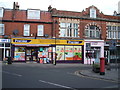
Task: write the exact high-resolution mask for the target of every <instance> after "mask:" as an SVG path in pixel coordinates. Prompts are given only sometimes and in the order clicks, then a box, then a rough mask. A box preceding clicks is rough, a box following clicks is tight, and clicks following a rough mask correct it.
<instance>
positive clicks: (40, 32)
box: [37, 25, 44, 36]
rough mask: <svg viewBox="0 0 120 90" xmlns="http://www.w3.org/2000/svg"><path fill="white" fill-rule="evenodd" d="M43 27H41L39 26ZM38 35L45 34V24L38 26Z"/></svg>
mask: <svg viewBox="0 0 120 90" xmlns="http://www.w3.org/2000/svg"><path fill="white" fill-rule="evenodd" d="M39 27H41V28H39ZM37 36H44V25H38V26H37Z"/></svg>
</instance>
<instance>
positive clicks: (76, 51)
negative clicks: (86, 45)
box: [73, 46, 82, 60]
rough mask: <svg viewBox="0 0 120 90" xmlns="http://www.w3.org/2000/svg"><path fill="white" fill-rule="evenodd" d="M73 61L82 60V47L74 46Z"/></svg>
mask: <svg viewBox="0 0 120 90" xmlns="http://www.w3.org/2000/svg"><path fill="white" fill-rule="evenodd" d="M73 60H82V46H74V56H73Z"/></svg>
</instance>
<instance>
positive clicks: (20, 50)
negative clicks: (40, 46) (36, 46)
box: [14, 47, 25, 61]
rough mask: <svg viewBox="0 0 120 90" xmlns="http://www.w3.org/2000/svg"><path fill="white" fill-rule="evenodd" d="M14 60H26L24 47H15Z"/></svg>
mask: <svg viewBox="0 0 120 90" xmlns="http://www.w3.org/2000/svg"><path fill="white" fill-rule="evenodd" d="M14 60H18V61H19V60H22V61H24V60H25V48H24V47H15V52H14Z"/></svg>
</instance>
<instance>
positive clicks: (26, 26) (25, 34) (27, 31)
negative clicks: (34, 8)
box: [24, 24, 30, 36]
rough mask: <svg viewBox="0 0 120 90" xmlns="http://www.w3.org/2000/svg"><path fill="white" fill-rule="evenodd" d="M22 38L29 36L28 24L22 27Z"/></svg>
mask: <svg viewBox="0 0 120 90" xmlns="http://www.w3.org/2000/svg"><path fill="white" fill-rule="evenodd" d="M24 36H30V25H29V24H25V25H24Z"/></svg>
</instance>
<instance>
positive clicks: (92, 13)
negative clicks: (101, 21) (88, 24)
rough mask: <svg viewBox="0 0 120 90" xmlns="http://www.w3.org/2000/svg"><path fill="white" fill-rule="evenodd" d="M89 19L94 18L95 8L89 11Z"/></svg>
mask: <svg viewBox="0 0 120 90" xmlns="http://www.w3.org/2000/svg"><path fill="white" fill-rule="evenodd" d="M90 17H91V18H96V9H95V8H91V9H90Z"/></svg>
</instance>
